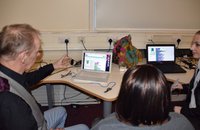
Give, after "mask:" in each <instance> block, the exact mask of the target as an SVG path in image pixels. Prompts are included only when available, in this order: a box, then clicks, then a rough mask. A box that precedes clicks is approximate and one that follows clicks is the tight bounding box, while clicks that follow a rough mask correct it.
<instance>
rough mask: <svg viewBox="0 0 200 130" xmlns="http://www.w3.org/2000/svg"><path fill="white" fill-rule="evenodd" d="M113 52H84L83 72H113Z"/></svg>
mask: <svg viewBox="0 0 200 130" xmlns="http://www.w3.org/2000/svg"><path fill="white" fill-rule="evenodd" d="M111 64H112V52H102V51H83V54H82V65H81V69H82V70H87V71H94V72H106V73H110V72H111Z"/></svg>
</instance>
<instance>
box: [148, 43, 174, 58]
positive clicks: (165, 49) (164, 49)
mask: <svg viewBox="0 0 200 130" xmlns="http://www.w3.org/2000/svg"><path fill="white" fill-rule="evenodd" d="M147 51H148V52H147V56H148V57H147V58H148V62H165V61H166V62H167V61H175V47H174V46H148V47H147Z"/></svg>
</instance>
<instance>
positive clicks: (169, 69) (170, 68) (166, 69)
mask: <svg viewBox="0 0 200 130" xmlns="http://www.w3.org/2000/svg"><path fill="white" fill-rule="evenodd" d="M155 66H156V67H157V68H158V69H160V70H161V71H162V72H163V73H186V71H185V70H184V69H183V68H181V66H180V65H178V64H167V65H166V64H156V65H155Z"/></svg>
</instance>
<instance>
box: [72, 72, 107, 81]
mask: <svg viewBox="0 0 200 130" xmlns="http://www.w3.org/2000/svg"><path fill="white" fill-rule="evenodd" d="M107 79H108V73H96V72H86V71H81V72H80V73H79V74H78V75H77V76H76V77H75V80H85V81H94V82H95V81H96V82H107Z"/></svg>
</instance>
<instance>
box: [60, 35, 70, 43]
mask: <svg viewBox="0 0 200 130" xmlns="http://www.w3.org/2000/svg"><path fill="white" fill-rule="evenodd" d="M66 39H67V40H68V43H69V41H70V38H68V37H66V36H60V37H58V43H66V42H65V40H66Z"/></svg>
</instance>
